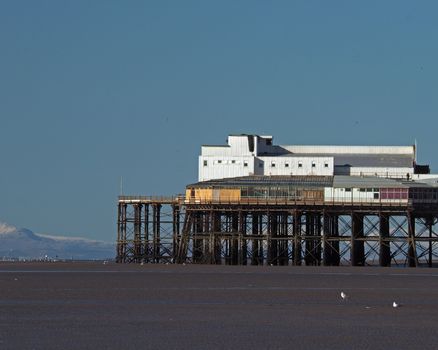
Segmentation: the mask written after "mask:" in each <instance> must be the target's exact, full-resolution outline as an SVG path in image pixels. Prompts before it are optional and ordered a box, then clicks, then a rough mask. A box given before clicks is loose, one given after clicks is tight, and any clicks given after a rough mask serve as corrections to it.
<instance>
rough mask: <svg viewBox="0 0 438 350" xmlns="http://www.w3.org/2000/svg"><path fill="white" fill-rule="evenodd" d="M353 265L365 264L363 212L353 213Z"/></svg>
mask: <svg viewBox="0 0 438 350" xmlns="http://www.w3.org/2000/svg"><path fill="white" fill-rule="evenodd" d="M351 221H352V223H351V226H352V229H351V265H352V266H364V265H365V247H364V241H363V239H364V234H363V214H361V213H352V214H351Z"/></svg>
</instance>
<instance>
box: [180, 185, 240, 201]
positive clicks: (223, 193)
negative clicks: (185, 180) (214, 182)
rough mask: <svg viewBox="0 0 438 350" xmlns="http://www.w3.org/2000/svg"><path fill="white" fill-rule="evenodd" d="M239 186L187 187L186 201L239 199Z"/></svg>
mask: <svg viewBox="0 0 438 350" xmlns="http://www.w3.org/2000/svg"><path fill="white" fill-rule="evenodd" d="M240 198H241V196H240V188H221V189H213V188H188V189H186V202H195V203H212V202H214V203H218V202H219V203H226V202H238V201H240Z"/></svg>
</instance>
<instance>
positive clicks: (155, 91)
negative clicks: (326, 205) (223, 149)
mask: <svg viewBox="0 0 438 350" xmlns="http://www.w3.org/2000/svg"><path fill="white" fill-rule="evenodd" d="M437 14H438V2H436V1H398V0H397V1H382V0H379V1H309V0H303V1H289V0H288V1H255V0H248V1H238V0H231V1H224V0H221V1H206V0H200V1H188V0H187V1H186V0H185V1H163V0H159V1H108V0H105V1H104V0H102V1H89V0H86V1H78V0H75V1H60V0H56V1H55V0H54V1H20V0H13V1H8V0H3V1H1V2H0V118H1V119H0V121H1V122H0V155H1V163H0V164H1V165H0V221H6V222H9V223H10V224H14V225H16V226H19V227H27V228H30V229H32V230H34V231H36V232H40V233H48V234H59V235H74V236H77V235H80V236H86V237H89V238H94V239H101V240H105V241H110V242H111V241H114V240H115V237H116V225H115V222H116V197H117V195H118V192H119V179H120V176H121V175H122V176H123V178H124V184H125V186H124V187H125V192H126V193H130V194H145V195H146V194H163V195H167V194H175V193H181V192H182V191H183V190H184V186H185V185H186V184H187V183H191V182H194V181H196V179H197V156H198V154H199V152H200V145H201V144H206V143H207V144H215V143H217V144H222V143H224V142H225V140H226V137H227V135H228V134H229V133H262V134H272V135H274V138H275V139H274V141H275V142H276V143H279V144H365V145H368V144H383V145H393V144H401V145H404V144H413V143H414V139H415V138H416V139H417V140H418V145H419V160H420V161H422V162H429V163H430V164H431V166H432V170H433V171H435V172H438V155H437V152H436V151H437V150H438V139H437V136H436V135H437V129H438V128H437V127H438V118H437V111H438V65H437V62H438V40H437V35H438V18H437Z"/></svg>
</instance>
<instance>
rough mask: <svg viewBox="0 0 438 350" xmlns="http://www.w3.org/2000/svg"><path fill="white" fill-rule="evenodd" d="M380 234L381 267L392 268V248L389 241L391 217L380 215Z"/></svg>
mask: <svg viewBox="0 0 438 350" xmlns="http://www.w3.org/2000/svg"><path fill="white" fill-rule="evenodd" d="M379 231H380V232H379V233H380V252H379V264H380V266H391V247H390V241H389V215H388V214H380V218H379Z"/></svg>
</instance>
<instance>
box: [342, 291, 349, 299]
mask: <svg viewBox="0 0 438 350" xmlns="http://www.w3.org/2000/svg"><path fill="white" fill-rule="evenodd" d="M341 298H342V300H347V299H348V295H347V294H345V293H344V292H341Z"/></svg>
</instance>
